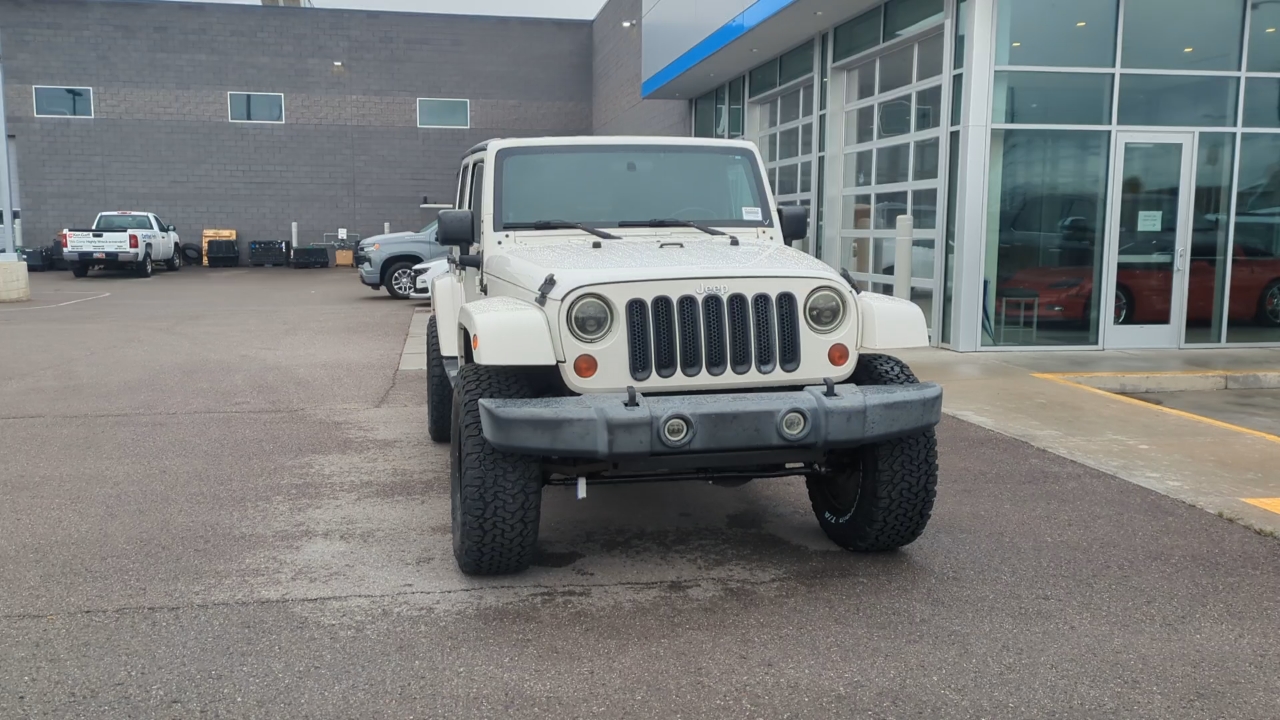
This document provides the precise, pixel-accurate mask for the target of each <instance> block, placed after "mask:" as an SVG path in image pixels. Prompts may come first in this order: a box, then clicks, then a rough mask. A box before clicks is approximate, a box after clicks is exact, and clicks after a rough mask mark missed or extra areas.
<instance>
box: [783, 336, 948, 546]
mask: <svg viewBox="0 0 1280 720" xmlns="http://www.w3.org/2000/svg"><path fill="white" fill-rule="evenodd" d="M853 382H854V383H855V384H857V385H914V384H916V383H918V382H920V381H919V380H917V379H916V376H915V374H914V373H912V372H911V368H909V367H907V365H906V363H904V362H902V361H901V360H898V359H897V358H893V357H889V356H888V355H860V356H859V357H858V365H857V367H856V368H855V369H854V371H853ZM806 484H807V485H808V489H809V502H810V503H811V504H812V505H813V513H814V515H816V516H817V518H818V524H819V525H821V526H822V530H823V532H825V533H826V534H827V537H829V538H831V540H832V542H834V543H835V544H837V545H839V546H840V547H842V548H845V549H846V550H855V551H858V552H881V551H885V550H895V549H897V548H900V547H902V546H904V545H908V544H910V543H911V542H913V541H914V540H915V539H916V538H918V537H920V534H921V533H923V532H924V528H925V526H926V525H927V524H928V523H929V515H930V514H931V513H932V512H933V500H934V497H935V495H936V493H937V486H938V439H937V436H936V435H935V434H934V431H933V429H932V428H930V429H928V430H926V431H924V432H922V433H916V434H914V435H907V436H904V437H900V438H894V439H892V440H884V441H881V442H878V443H873V444H870V445H864V446H862V447H859V448H855V449H853V450H848V451H841V452H837V453H833V454H832V455H830V456H829V457H828V461H827V468H826V470H825V472H823V473H822V474H820V475H815V476H813V477H810V478H809V479H808V480H807V482H806Z"/></svg>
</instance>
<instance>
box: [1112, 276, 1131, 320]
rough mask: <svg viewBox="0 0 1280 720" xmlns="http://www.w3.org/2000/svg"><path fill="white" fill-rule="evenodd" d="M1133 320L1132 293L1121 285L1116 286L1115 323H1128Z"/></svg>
mask: <svg viewBox="0 0 1280 720" xmlns="http://www.w3.org/2000/svg"><path fill="white" fill-rule="evenodd" d="M1131 322H1133V293H1131V292H1129V288H1126V287H1124V286H1122V285H1117V286H1116V309H1115V324H1116V325H1128V324H1129V323H1131Z"/></svg>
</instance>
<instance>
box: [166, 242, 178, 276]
mask: <svg viewBox="0 0 1280 720" xmlns="http://www.w3.org/2000/svg"><path fill="white" fill-rule="evenodd" d="M164 269H165V270H168V271H169V272H178V271H179V270H181V269H182V248H180V247H178V246H177V245H174V246H173V257H171V258H169V259H168V260H165V261H164Z"/></svg>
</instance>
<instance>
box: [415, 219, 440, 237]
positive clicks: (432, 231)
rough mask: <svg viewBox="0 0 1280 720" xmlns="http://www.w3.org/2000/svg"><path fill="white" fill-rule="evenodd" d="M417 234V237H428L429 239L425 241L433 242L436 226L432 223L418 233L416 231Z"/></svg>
mask: <svg viewBox="0 0 1280 720" xmlns="http://www.w3.org/2000/svg"><path fill="white" fill-rule="evenodd" d="M418 234H419V235H430V236H431V237H429V238H427V239H428V240H435V239H436V224H435V223H434V222H433V223H431V224H430V225H428V226H426V227H424V228H422V229H421V230H419V231H418Z"/></svg>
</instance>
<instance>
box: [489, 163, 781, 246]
mask: <svg viewBox="0 0 1280 720" xmlns="http://www.w3.org/2000/svg"><path fill="white" fill-rule="evenodd" d="M495 180H496V184H495V193H494V217H495V218H496V221H495V224H496V225H498V226H499V229H506V228H513V227H522V226H523V227H528V226H529V225H531V224H532V223H534V222H537V221H539V220H563V221H566V222H577V223H582V224H584V225H590V226H594V227H599V226H607V227H616V226H617V225H618V223H619V222H626V221H630V222H637V221H647V220H655V219H667V218H675V219H680V220H692V221H695V222H699V223H703V224H706V225H711V226H721V227H760V226H765V225H769V224H770V217H771V216H770V213H769V209H768V208H767V207H765V198H766V195H765V190H764V182H763V180H762V179H761V177H760V173H759V171H758V169H757V165H756V162H755V156H754V155H753V154H752V153H750V152H747V151H744V150H742V149H740V148H734V147H725V148H717V147H699V146H688V147H683V146H677V145H616V146H602V145H589V146H560V147H554V146H552V147H521V148H508V149H506V150H501V151H499V152H498V156H497V177H496V178H495Z"/></svg>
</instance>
